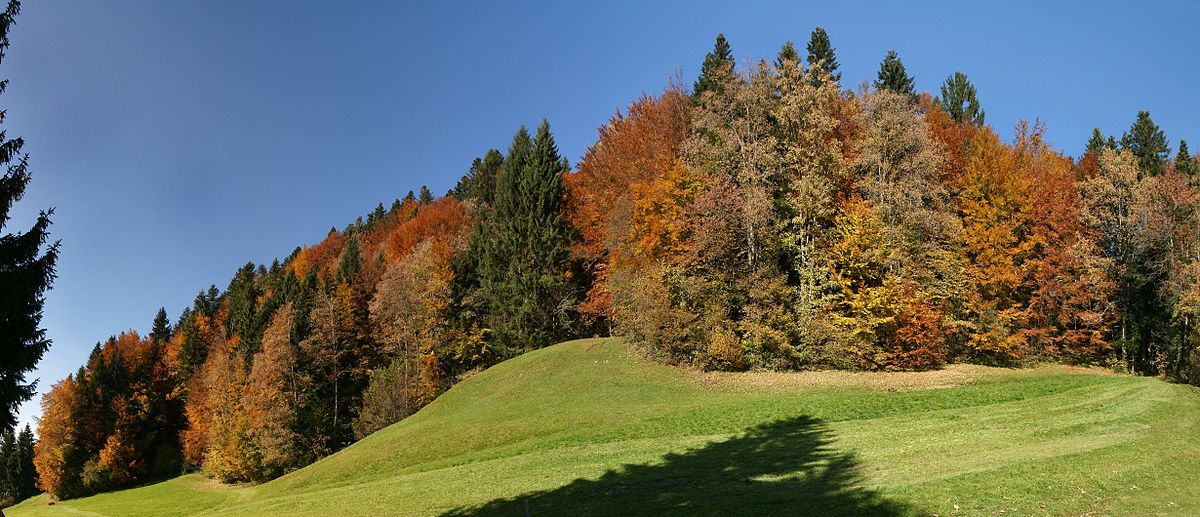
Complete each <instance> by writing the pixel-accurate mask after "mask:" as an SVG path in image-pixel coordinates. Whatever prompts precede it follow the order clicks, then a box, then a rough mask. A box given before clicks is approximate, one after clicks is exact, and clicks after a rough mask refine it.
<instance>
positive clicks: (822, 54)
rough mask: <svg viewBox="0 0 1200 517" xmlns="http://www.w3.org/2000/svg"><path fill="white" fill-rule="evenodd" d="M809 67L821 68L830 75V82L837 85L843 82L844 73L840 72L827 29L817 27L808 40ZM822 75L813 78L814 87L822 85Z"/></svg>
mask: <svg viewBox="0 0 1200 517" xmlns="http://www.w3.org/2000/svg"><path fill="white" fill-rule="evenodd" d="M808 66H809V67H810V68H811V67H814V66H820V67H821V68H822V69H824V70H825V72H826V73H828V74H829V80H830V81H833V82H835V83H840V82H841V81H842V73H841V72H838V62H837V56H835V55H834V52H833V46H832V45H831V44H830V43H829V34H827V33H826V32H825V29H823V28H821V27H817V28H815V29H813V31H812V36H811V37H810V38H809V39H808ZM821 77H822V74H815V75H813V76H812V82H813V84H814V85H820V83H821V81H822V79H821Z"/></svg>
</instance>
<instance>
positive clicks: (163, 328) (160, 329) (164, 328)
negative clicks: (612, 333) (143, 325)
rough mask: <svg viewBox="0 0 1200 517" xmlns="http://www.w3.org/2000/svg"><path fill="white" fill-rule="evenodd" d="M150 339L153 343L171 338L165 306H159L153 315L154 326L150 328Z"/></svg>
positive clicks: (169, 321)
mask: <svg viewBox="0 0 1200 517" xmlns="http://www.w3.org/2000/svg"><path fill="white" fill-rule="evenodd" d="M150 339H152V340H154V342H155V343H166V342H167V340H169V339H171V320H170V319H168V318H167V309H166V307H159V308H158V313H157V314H155V315H154V326H153V327H151V329H150Z"/></svg>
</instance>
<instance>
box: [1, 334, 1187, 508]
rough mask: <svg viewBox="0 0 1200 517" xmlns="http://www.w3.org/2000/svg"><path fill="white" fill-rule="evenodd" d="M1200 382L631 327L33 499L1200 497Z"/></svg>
mask: <svg viewBox="0 0 1200 517" xmlns="http://www.w3.org/2000/svg"><path fill="white" fill-rule="evenodd" d="M1198 420H1200V390H1197V389H1196V388H1192V387H1188V386H1180V385H1172V384H1168V383H1165V382H1162V381H1160V380H1157V379H1150V378H1140V377H1124V376H1114V375H1105V374H1102V373H1097V372H1093V371H1086V370H1079V369H1070V368H1065V367H1048V368H1041V369H1036V370H1005V369H994V368H984V367H977V366H954V367H951V368H950V369H947V370H944V371H940V372H925V373H896V374H853V373H841V372H815V373H793V374H776V373H746V374H701V373H696V372H689V371H684V370H679V369H674V368H670V367H666V366H662V365H658V364H655V363H651V362H649V361H645V360H643V359H640V358H638V357H637V356H636V353H635V352H634V351H633V350H632V349H631V348H629V347H628V346H626V345H625V344H623V343H622V342H620V341H619V340H585V341H576V342H570V343H564V344H561V345H558V346H555V347H551V348H548V349H544V350H541V351H537V352H533V353H530V354H526V355H524V356H522V357H519V358H517V359H514V360H511V361H508V362H505V363H503V364H500V365H498V366H496V367H494V368H492V369H490V370H488V371H486V372H483V373H480V374H478V375H476V376H474V377H472V378H470V379H468V380H466V381H464V382H462V383H461V384H459V385H458V386H456V387H455V388H454V389H452V390H450V391H449V392H447V393H446V394H445V395H444V396H442V397H441V398H439V399H438V400H437V401H436V402H434V403H433V404H431V405H430V406H429V407H427V408H425V409H424V410H422V411H421V412H420V413H418V414H417V415H415V416H413V417H412V418H409V419H407V420H405V421H403V422H401V423H399V424H397V425H394V426H391V427H389V428H387V429H384V430H383V431H380V432H378V433H376V434H374V435H372V436H370V437H368V438H366V439H364V440H362V441H361V442H359V443H357V444H355V445H354V446H352V447H350V448H348V449H346V450H344V451H342V452H340V453H338V454H336V455H333V456H331V457H329V458H326V459H325V460H323V461H320V462H318V463H316V464H313V465H311V466H309V467H307V468H304V469H301V470H299V471H296V472H293V473H292V474H290V475H287V476H284V477H282V478H280V479H277V480H275V481H273V482H270V483H267V484H264V485H261V486H258V487H235V488H231V487H221V486H217V485H214V484H212V483H211V482H208V481H206V480H205V479H203V478H201V477H199V476H194V475H193V476H184V477H181V478H177V479H175V480H171V481H168V482H165V483H160V484H156V485H151V486H146V487H142V488H137V489H133V490H126V491H123V492H118V493H112V494H103V495H99V496H94V497H89V498H85V499H79V500H72V501H65V502H60V503H58V504H56V505H54V506H48V505H47V504H46V500H45V497H44V496H42V497H38V498H34V499H31V500H29V501H26V502H24V503H22V504H20V505H18V506H16V507H13V508H11V509H6V510H5V512H6V513H7V514H8V515H10V516H14V517H17V516H26V515H67V514H73V513H83V514H87V515H113V516H116V515H187V514H196V515H212V516H218V515H219V516H234V515H337V514H360V515H422V514H442V513H451V514H463V515H471V514H497V515H521V514H523V512H524V507H525V505H526V504H528V505H529V509H530V513H531V514H532V515H546V514H597V513H601V514H603V513H611V514H631V513H632V514H646V513H653V514H662V513H676V514H745V513H757V514H762V513H768V514H769V513H797V512H801V513H803V512H805V511H807V512H810V513H820V514H826V515H828V514H864V513H875V514H934V513H936V514H939V515H955V514H993V513H994V514H1000V512H1001V511H1003V512H1004V513H1006V514H1013V513H1016V514H1022V515H1025V514H1083V513H1089V512H1093V513H1099V514H1197V513H1200V434H1198V433H1196V432H1195V430H1196V428H1197V421H1198Z"/></svg>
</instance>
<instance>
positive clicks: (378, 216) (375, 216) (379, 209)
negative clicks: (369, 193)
mask: <svg viewBox="0 0 1200 517" xmlns="http://www.w3.org/2000/svg"><path fill="white" fill-rule="evenodd" d="M384 214H386V212H384V211H383V203H379V204H378V205H375V210H372V211H371V215H369V216H367V225H368V226H370V225H374V224H375V223H377V222H379V221H382V220H383V216H384Z"/></svg>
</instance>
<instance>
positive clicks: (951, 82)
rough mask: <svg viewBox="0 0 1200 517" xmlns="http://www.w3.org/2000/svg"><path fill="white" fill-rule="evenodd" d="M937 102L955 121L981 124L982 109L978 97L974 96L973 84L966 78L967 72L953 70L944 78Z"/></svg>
mask: <svg viewBox="0 0 1200 517" xmlns="http://www.w3.org/2000/svg"><path fill="white" fill-rule="evenodd" d="M938 104H940V105H941V106H942V109H943V110H945V111H946V113H947V114H948V115H950V118H952V119H954V121H955V122H971V123H973V124H975V125H976V126H982V125H983V117H984V113H983V110H981V109H979V99H978V98H976V96H975V85H973V84H971V81H970V80H968V79H967V74H964V73H962V72H954V75H952V76H950V77H948V78H946V82H945V84H943V85H942V96H941V98H939V99H938Z"/></svg>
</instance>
